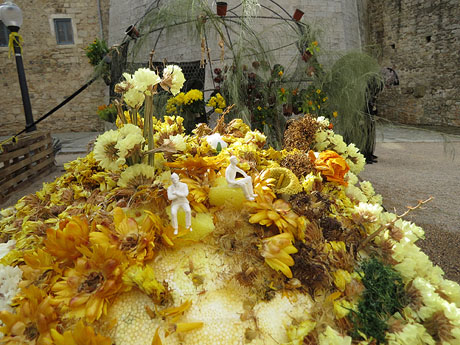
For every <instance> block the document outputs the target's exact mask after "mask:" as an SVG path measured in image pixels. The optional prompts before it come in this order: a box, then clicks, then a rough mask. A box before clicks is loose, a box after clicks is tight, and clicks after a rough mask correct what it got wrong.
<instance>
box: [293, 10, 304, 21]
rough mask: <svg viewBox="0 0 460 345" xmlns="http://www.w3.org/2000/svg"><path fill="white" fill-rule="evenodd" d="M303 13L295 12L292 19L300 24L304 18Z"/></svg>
mask: <svg viewBox="0 0 460 345" xmlns="http://www.w3.org/2000/svg"><path fill="white" fill-rule="evenodd" d="M303 14H304V13H303V12H302V11H301V10H299V9H296V10H295V12H294V15H293V16H292V18H293V19H294V20H295V21H296V22H298V21H299V20H300V19H302V16H303Z"/></svg>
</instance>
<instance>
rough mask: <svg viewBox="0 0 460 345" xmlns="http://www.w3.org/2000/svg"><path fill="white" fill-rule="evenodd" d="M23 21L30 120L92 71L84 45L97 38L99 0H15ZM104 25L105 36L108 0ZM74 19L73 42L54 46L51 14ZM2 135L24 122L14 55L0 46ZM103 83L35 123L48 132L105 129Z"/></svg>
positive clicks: (104, 1)
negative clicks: (98, 111) (100, 108)
mask: <svg viewBox="0 0 460 345" xmlns="http://www.w3.org/2000/svg"><path fill="white" fill-rule="evenodd" d="M15 3H16V4H17V5H18V6H19V7H20V8H21V9H22V11H23V16H24V23H23V26H22V28H21V30H20V34H21V35H22V36H23V38H24V45H23V61H24V67H25V73H26V78H27V83H28V87H29V94H30V99H31V105H32V111H33V116H34V119H35V120H36V119H38V118H39V117H40V116H41V115H43V114H45V113H46V112H47V111H49V110H51V109H52V108H53V107H55V106H56V105H57V104H59V103H60V102H62V101H63V100H64V99H65V98H66V96H69V95H71V94H72V93H73V92H74V91H76V90H77V89H79V88H80V87H81V86H82V85H83V84H84V83H85V82H86V81H87V80H88V79H89V78H90V76H91V74H92V72H93V68H92V66H90V65H89V63H88V59H87V57H86V56H85V52H84V48H85V47H86V46H87V45H88V44H89V43H91V42H92V41H93V40H94V38H95V37H100V32H101V25H100V22H99V9H98V6H97V1H84V0H74V1H69V0H33V1H30V0H16V1H15ZM100 3H101V9H102V27H103V28H104V31H105V36H106V37H107V35H108V9H109V0H101V1H100ZM55 17H67V18H71V19H72V23H73V27H74V41H75V44H73V45H58V44H57V43H56V38H55V36H54V27H53V20H52V19H53V18H55ZM0 80H1V81H0V94H1V95H2V97H0V117H1V119H2V124H1V126H0V135H12V134H14V133H16V132H17V131H19V130H21V129H23V128H24V126H25V116H24V110H23V105H22V98H21V93H20V88H19V83H18V77H17V71H16V64H15V60H14V58H8V49H7V48H4V47H2V48H0ZM106 90H107V88H106V86H105V84H104V82H102V81H101V80H98V81H96V82H95V83H93V84H92V85H91V86H90V87H89V88H88V89H86V90H85V91H83V92H82V93H81V94H80V95H78V96H77V97H76V98H75V99H74V100H72V101H71V102H70V103H68V104H67V105H65V106H64V107H63V108H61V109H60V110H59V111H57V112H56V113H54V114H53V115H51V116H50V117H49V118H48V119H46V120H44V121H43V122H41V123H40V124H39V125H38V126H37V128H38V129H40V130H49V131H52V132H69V131H96V130H101V129H103V122H102V121H101V120H99V118H98V116H97V114H96V109H97V107H98V106H99V105H101V104H103V103H105V99H106Z"/></svg>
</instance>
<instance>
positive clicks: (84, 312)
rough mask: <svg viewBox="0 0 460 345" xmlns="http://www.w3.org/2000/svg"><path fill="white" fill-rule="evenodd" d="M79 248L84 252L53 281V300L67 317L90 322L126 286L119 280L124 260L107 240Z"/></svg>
mask: <svg viewBox="0 0 460 345" xmlns="http://www.w3.org/2000/svg"><path fill="white" fill-rule="evenodd" d="M81 251H82V253H83V254H84V256H83V257H80V258H78V259H77V260H76V261H75V263H74V267H72V268H69V269H67V270H66V271H65V272H64V274H63V276H62V280H60V281H58V282H57V283H55V284H54V285H53V287H52V289H51V290H52V291H53V293H54V295H55V297H54V298H53V303H56V304H57V305H58V307H59V309H61V310H62V312H63V313H64V314H65V315H66V317H68V318H76V319H79V318H83V317H86V320H87V321H88V322H94V321H95V320H97V319H99V318H100V317H101V316H102V315H103V314H105V313H106V312H107V305H108V303H109V302H110V301H111V300H113V299H114V298H115V297H116V296H117V295H118V294H120V293H122V292H124V291H127V290H129V287H127V286H125V285H124V284H123V281H122V275H123V271H124V266H126V264H127V260H126V258H125V257H124V255H123V253H122V252H121V251H120V250H118V249H116V248H115V247H114V246H112V245H109V244H96V245H93V246H92V250H90V249H88V248H86V247H84V248H81Z"/></svg>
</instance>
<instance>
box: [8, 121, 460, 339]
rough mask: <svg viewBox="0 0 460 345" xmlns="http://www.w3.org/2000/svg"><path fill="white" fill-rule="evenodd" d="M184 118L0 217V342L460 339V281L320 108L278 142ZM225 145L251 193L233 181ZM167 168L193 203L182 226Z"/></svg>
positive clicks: (124, 134) (74, 165) (93, 160)
mask: <svg viewBox="0 0 460 345" xmlns="http://www.w3.org/2000/svg"><path fill="white" fill-rule="evenodd" d="M182 121H183V119H182V118H180V117H165V118H164V120H162V121H160V120H153V124H152V127H153V129H154V137H153V142H154V143H155V145H152V144H151V145H150V146H149V149H148V148H147V143H146V139H145V138H144V136H143V135H142V132H141V129H140V128H139V127H137V126H135V125H132V124H125V125H124V126H122V127H121V128H120V129H118V130H117V131H111V132H107V133H105V134H103V135H101V136H100V137H99V138H98V140H97V141H96V144H95V148H94V152H91V153H90V154H88V155H87V156H86V157H85V158H81V159H78V160H76V161H73V162H71V163H68V164H67V165H66V170H67V171H66V173H65V174H63V175H62V176H61V177H59V178H58V179H56V181H54V182H52V183H49V184H45V185H44V186H43V189H42V190H41V191H38V192H37V193H35V194H33V195H28V196H26V197H24V198H22V199H21V200H20V201H19V202H18V203H17V204H16V205H15V206H14V207H10V208H7V209H4V210H2V211H1V215H2V218H1V219H0V230H1V234H2V239H3V242H5V243H3V244H1V245H0V246H2V248H0V249H1V250H0V255H1V256H2V258H1V264H2V266H1V269H0V274H1V277H2V279H1V280H0V282H1V283H0V289H1V291H0V296H1V298H0V300H1V302H2V310H3V311H1V312H0V320H1V321H2V322H3V327H2V328H1V332H2V333H3V338H2V339H1V340H0V342H1V343H3V344H57V345H60V344H98V345H106V344H107V345H110V344H116V345H124V344H130V345H144V344H145V345H150V344H154V345H158V344H187V345H188V344H209V345H214V344H286V345H288V344H290V345H294V344H299V345H301V344H322V345H325V344H352V343H353V344H358V343H359V344H378V343H380V344H384V343H387V344H460V287H459V285H458V284H456V283H454V282H452V281H449V280H446V279H444V278H443V272H442V270H441V269H440V268H439V267H436V266H433V265H432V263H431V262H430V260H429V258H428V257H427V256H426V255H425V254H424V253H423V252H421V251H420V249H419V248H418V247H417V246H416V245H415V242H416V241H417V239H419V238H420V237H423V230H422V229H421V228H420V227H418V226H416V225H415V224H413V223H410V222H407V221H405V220H404V219H402V218H403V217H402V216H398V215H395V214H392V213H389V212H385V211H384V210H383V208H382V206H381V202H382V200H381V197H380V196H379V195H377V194H375V191H374V189H373V187H372V185H371V184H370V183H369V182H366V181H363V182H360V183H359V182H358V178H357V175H358V174H359V172H360V171H361V170H362V169H363V167H364V158H363V156H362V155H361V154H360V153H359V151H358V150H357V149H356V147H355V146H354V145H353V144H350V145H347V144H345V143H344V142H343V139H342V137H341V136H339V135H336V134H335V133H334V132H333V131H332V130H331V129H329V127H330V126H329V123H328V121H327V120H325V119H313V118H311V117H309V116H308V115H305V118H303V119H301V120H299V122H298V123H296V124H294V125H291V127H290V128H291V130H290V131H288V132H286V140H285V142H286V143H289V147H287V148H288V149H284V150H282V151H276V150H274V149H273V148H264V147H265V146H264V145H265V139H266V138H265V136H264V135H263V134H261V133H260V132H257V131H251V130H250V128H249V127H248V126H246V125H245V124H244V123H243V122H242V121H241V120H233V121H232V122H230V123H229V124H224V123H223V122H222V121H221V122H219V126H218V128H216V129H215V130H214V131H211V130H210V129H209V128H207V127H206V126H205V125H200V126H198V127H197V128H196V129H195V130H194V133H193V134H192V135H186V134H184V128H183V125H182ZM299 133H300V134H301V135H308V136H309V137H308V138H306V139H305V140H303V141H301V142H299V145H301V147H295V143H296V141H297V140H296V139H295V138H298V137H299V136H301V135H300V134H299ZM211 135H212V138H213V139H212V140H207V139H208V136H211ZM290 136H291V137H290ZM150 140H152V139H151V138H150ZM214 142H217V143H219V145H214V144H211V143H214ZM305 145H307V146H305ZM152 147H153V149H152ZM152 150H153V151H152ZM147 151H149V152H147ZM231 156H235V157H237V159H238V161H239V164H238V166H239V168H240V169H242V170H243V171H244V172H245V174H247V175H248V176H250V177H251V178H252V184H253V192H254V194H255V198H254V200H247V199H246V197H245V194H243V191H242V190H241V189H239V188H234V187H233V186H229V185H228V184H227V181H226V178H225V171H226V169H227V167H228V166H229V164H230V162H229V160H230V157H231ZM299 162H304V163H302V164H300V163H299ZM172 173H176V174H177V175H178V176H179V178H180V182H181V183H185V184H186V185H187V187H188V191H189V194H188V196H187V200H188V202H189V204H190V207H191V210H192V212H191V216H192V217H191V224H192V225H191V228H186V226H185V224H186V220H185V218H186V217H185V214H184V212H183V211H179V215H178V222H179V227H178V232H177V233H176V232H175V229H174V228H173V226H172V224H171V202H170V201H169V200H168V195H167V194H168V193H167V189H168V187H169V186H170V185H171V183H172V182H171V174H172ZM422 203H423V202H419V205H421V204H422ZM419 205H416V206H415V207H418V206H419Z"/></svg>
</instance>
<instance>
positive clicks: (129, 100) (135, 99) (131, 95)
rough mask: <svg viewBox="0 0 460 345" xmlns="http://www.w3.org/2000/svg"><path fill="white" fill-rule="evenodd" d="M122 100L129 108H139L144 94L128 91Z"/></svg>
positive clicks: (133, 90)
mask: <svg viewBox="0 0 460 345" xmlns="http://www.w3.org/2000/svg"><path fill="white" fill-rule="evenodd" d="M123 100H124V101H125V103H126V104H127V105H129V106H130V107H131V108H140V107H141V105H142V103H144V100H145V94H144V93H143V92H140V91H139V90H137V89H129V90H128V91H126V93H125V94H124V96H123Z"/></svg>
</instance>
